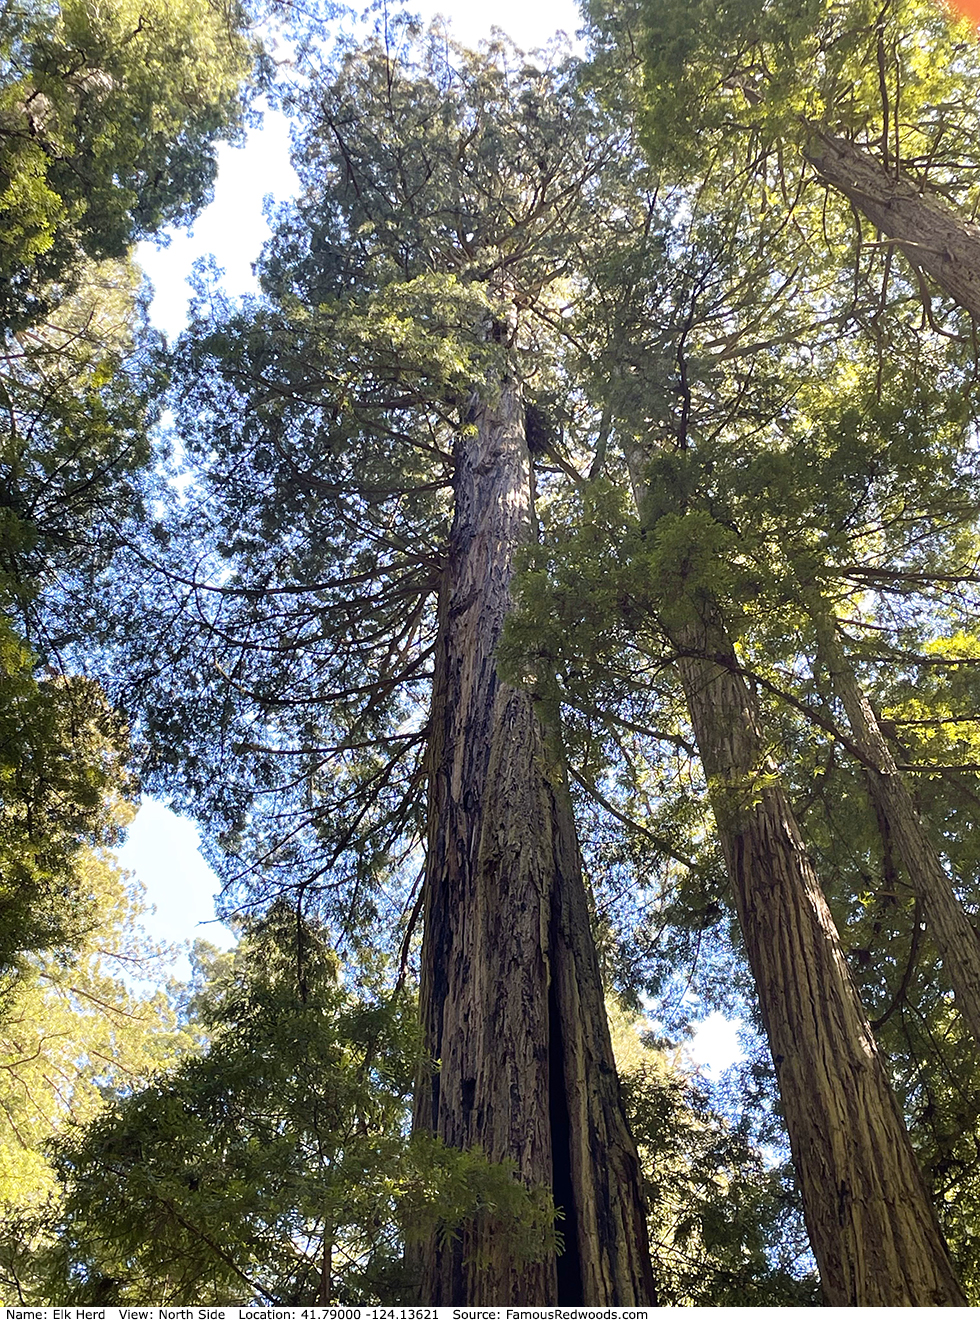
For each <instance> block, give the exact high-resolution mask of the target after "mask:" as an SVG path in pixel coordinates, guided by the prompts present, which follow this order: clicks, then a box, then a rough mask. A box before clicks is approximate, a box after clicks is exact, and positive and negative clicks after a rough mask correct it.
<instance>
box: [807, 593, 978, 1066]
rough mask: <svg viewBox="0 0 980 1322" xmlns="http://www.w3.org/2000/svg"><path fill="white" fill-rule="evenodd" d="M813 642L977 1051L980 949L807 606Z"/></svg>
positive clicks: (833, 625) (873, 721) (826, 621)
mask: <svg viewBox="0 0 980 1322" xmlns="http://www.w3.org/2000/svg"><path fill="white" fill-rule="evenodd" d="M811 616H812V618H813V620H814V623H815V625H816V629H817V640H818V644H819V646H820V650H821V652H822V653H823V657H824V660H825V662H826V664H827V667H828V670H829V672H830V677H831V680H832V682H833V685H834V688H835V689H836V691H837V694H838V696H839V697H840V700H841V702H842V703H843V705H844V711H845V712H846V714H847V719H848V722H849V724H850V727H851V731H852V733H853V735H854V742H855V745H856V747H857V750H858V752H859V753H860V754H861V755H862V757H863V758H864V766H865V770H866V773H867V778H868V785H869V787H870V790H871V794H872V796H873V798H874V801H875V804H876V807H877V809H878V813H879V816H880V817H881V818H882V819H883V820H884V821H885V822H886V823H887V825H888V829H889V831H890V833H891V837H892V839H893V840H894V842H895V844H896V845H897V847H898V854H899V857H900V858H901V860H902V863H903V864H904V866H905V871H906V873H907V874H908V878H909V882H910V883H911V886H912V889H913V891H914V892H915V894H916V895H917V896H918V897H919V899H920V900H921V901H922V905H923V909H924V910H925V916H926V922H927V923H928V926H929V932H930V935H931V937H932V940H933V944H934V945H935V946H936V949H937V950H938V951H939V955H940V958H941V959H942V962H943V968H944V970H945V972H946V975H947V977H948V979H949V984H950V986H951V987H952V989H953V995H954V996H955V997H956V1006H957V1009H958V1010H959V1012H960V1014H961V1015H962V1016H963V1019H964V1021H965V1023H966V1026H967V1028H968V1029H969V1031H970V1032H971V1033H972V1035H973V1038H974V1041H975V1042H976V1043H977V1044H978V1045H980V947H978V945H977V936H976V933H975V932H974V930H973V925H972V924H971V922H970V920H969V918H968V917H967V915H966V913H965V911H964V909H963V906H962V905H961V904H960V902H959V900H958V899H957V898H956V892H955V891H954V889H953V883H952V881H951V880H950V878H949V876H948V874H947V872H946V869H945V868H944V867H943V865H942V862H941V860H940V858H939V854H938V852H937V850H936V847H935V845H934V844H933V842H932V840H931V839H930V837H929V831H928V829H927V827H926V825H925V823H924V822H923V821H922V818H921V817H920V816H919V814H918V812H917V811H916V807H915V804H914V803H913V802H912V796H911V794H910V793H909V790H908V786H907V785H906V783H905V779H904V777H903V776H902V773H901V771H900V770H899V769H898V767H897V766H896V764H895V759H894V758H893V757H892V753H891V749H890V748H889V747H888V744H887V742H886V740H885V737H884V735H883V734H882V732H881V728H880V726H879V725H878V720H877V718H876V716H875V714H874V711H873V709H872V707H871V704H870V702H868V699H867V697H866V696H865V693H864V690H863V689H862V688H861V685H860V684H859V683H858V680H857V676H856V675H855V674H854V670H853V669H852V667H851V665H850V663H849V662H848V660H847V658H846V657H845V655H844V652H843V650H842V648H841V645H840V639H839V638H838V635H837V621H836V619H834V618H833V617H832V615H830V614H829V613H828V612H827V610H826V607H825V606H823V604H822V603H816V604H813V603H811Z"/></svg>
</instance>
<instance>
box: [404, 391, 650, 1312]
mask: <svg viewBox="0 0 980 1322" xmlns="http://www.w3.org/2000/svg"><path fill="white" fill-rule="evenodd" d="M472 421H473V424H474V430H473V432H472V433H470V434H467V435H464V436H461V437H460V439H459V442H458V445H457V451H456V470H455V499H456V506H455V515H454V520H453V526H452V531H451V534H450V544H449V554H448V561H447V566H446V570H445V577H444V581H443V584H442V591H441V597H440V624H439V637H438V642H437V660H436V677H435V685H434V694H433V709H432V734H431V744H430V769H429V843H428V860H427V868H426V876H425V882H424V886H425V893H424V909H425V932H424V938H423V945H422V985H421V1006H422V1022H423V1029H424V1033H425V1040H426V1046H427V1051H428V1053H429V1054H430V1055H431V1057H432V1059H433V1060H436V1061H438V1062H440V1065H439V1068H438V1070H437V1071H436V1072H435V1073H431V1074H427V1075H425V1076H424V1077H423V1078H422V1079H421V1080H420V1083H419V1087H418V1090H417V1096H416V1105H415V1125H416V1127H417V1128H420V1129H424V1130H427V1131H429V1132H431V1133H434V1134H436V1135H437V1136H438V1137H440V1138H441V1139H442V1140H443V1141H444V1142H445V1143H447V1144H448V1145H450V1146H451V1147H455V1148H462V1149H468V1148H473V1147H479V1148H481V1149H482V1151H483V1152H484V1153H485V1154H486V1156H487V1157H489V1158H490V1159H491V1160H494V1161H500V1160H503V1159H510V1160H511V1161H513V1162H515V1163H516V1165H517V1168H518V1171H519V1175H520V1178H521V1179H522V1180H523V1181H524V1182H525V1183H526V1184H527V1185H529V1186H539V1187H543V1188H545V1189H547V1190H549V1191H551V1192H552V1194H553V1196H554V1200H555V1203H556V1205H558V1206H559V1207H560V1208H561V1210H562V1213H563V1220H562V1222H561V1223H560V1228H561V1231H562V1234H563V1236H564V1240H565V1251H564V1252H563V1253H562V1254H561V1255H560V1256H558V1257H557V1259H556V1258H555V1257H554V1256H551V1257H550V1258H549V1259H548V1260H546V1261H544V1262H537V1263H522V1262H520V1261H517V1260H515V1259H514V1258H513V1257H512V1256H511V1255H510V1254H509V1252H508V1250H507V1248H506V1242H505V1240H504V1237H503V1236H502V1235H500V1234H499V1233H495V1228H494V1226H493V1225H492V1224H491V1223H489V1222H485V1221H479V1220H478V1221H475V1222H474V1223H471V1224H469V1225H467V1226H466V1227H465V1228H464V1230H463V1232H462V1234H461V1236H460V1237H459V1238H458V1239H456V1240H454V1241H451V1242H450V1243H448V1244H445V1245H440V1244H439V1243H438V1242H437V1241H433V1242H431V1243H429V1244H428V1245H427V1246H425V1248H424V1251H423V1278H422V1299H423V1301H424V1302H425V1303H427V1304H435V1305H451V1304H495V1305H504V1304H518V1303H523V1304H553V1303H556V1302H557V1303H569V1304H592V1305H600V1304H631V1303H644V1302H647V1303H648V1302H651V1301H652V1299H653V1283H652V1277H651V1268H650V1260H649V1253H648V1248H647V1238H646V1221H645V1216H644V1208H643V1203H642V1197H641V1192H640V1173H639V1165H638V1161H637V1157H636V1149H635V1146H634V1143H633V1140H632V1137H631V1135H630V1133H629V1130H628V1128H627V1125H626V1121H625V1118H624V1114H623V1110H622V1104H621V1101H620V1095H619V1084H618V1080H617V1076H616V1070H615V1065H614V1062H613V1056H612V1049H611V1046H610V1041H609V1030H608V1026H607V1023H606V1016H605V1007H604V1001H603V993H602V986H601V982H600V978H599V968H598V961H597V958H596V953H595V948H594V945H593V942H592V936H591V930H590V926H589V915H588V907H587V902H586V894H585V888H584V883H583V878H582V871H581V861H580V858H579V853H578V845H577V842H576V837H575V828H574V822H573V819H572V812H571V803H570V799H569V795H568V788H567V781H566V776H565V772H564V765H563V757H562V753H561V748H560V741H559V737H558V732H557V729H556V726H555V723H554V721H548V720H546V719H545V718H544V716H543V714H542V712H541V711H540V710H539V707H540V704H537V703H535V701H534V700H533V699H532V697H531V696H530V695H529V694H528V693H527V692H525V691H523V690H519V689H514V688H511V687H510V686H509V685H507V684H504V683H502V682H501V681H500V679H499V677H498V675H497V670H496V663H495V652H496V649H497V645H498V643H499V640H500V635H501V630H502V627H503V622H504V618H505V616H506V614H507V611H508V610H509V608H510V591H509V589H510V581H511V577H512V574H513V571H514V557H515V553H516V552H517V550H518V548H519V546H520V545H521V544H522V543H523V542H524V541H525V540H526V539H527V538H528V536H529V533H530V528H531V475H530V462H529V458H528V451H527V444H526V440H525V434H524V418H523V409H522V405H521V398H520V390H519V387H518V385H517V384H516V383H515V382H513V381H508V382H506V383H505V384H504V386H503V387H502V389H501V391H500V394H499V397H498V398H497V399H496V400H494V401H493V402H489V401H485V402H480V403H478V404H477V406H476V408H475V413H474V417H473V419H472Z"/></svg>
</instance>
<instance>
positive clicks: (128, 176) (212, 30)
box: [0, 0, 257, 327]
mask: <svg viewBox="0 0 980 1322" xmlns="http://www.w3.org/2000/svg"><path fill="white" fill-rule="evenodd" d="M256 54H257V48H256V45H255V43H254V41H253V40H252V38H251V37H250V36H249V35H248V32H247V19H246V15H245V12H244V11H243V10H242V9H241V8H239V7H238V6H237V5H235V4H228V5H225V4H223V3H220V0H208V3H205V4H192V3H184V0H177V3H161V2H159V0H151V2H150V3H148V4H147V3H133V2H132V0H112V3H109V4H95V3H92V0H63V3H60V4H58V5H54V6H51V5H42V4H37V3H29V4H28V5H27V6H26V7H21V6H13V5H6V6H4V8H3V12H2V14H0V313H2V316H3V319H4V323H5V325H7V326H8V327H10V326H11V325H13V326H23V325H25V324H30V323H31V322H33V321H35V320H37V318H38V316H39V314H41V313H42V312H43V310H44V309H45V308H47V307H50V306H51V305H52V302H56V301H57V299H58V298H59V297H60V292H61V291H60V290H59V291H57V292H56V291H53V290H52V289H50V288H49V286H50V282H52V281H60V282H67V283H68V285H69V286H71V285H72V284H73V283H74V282H75V280H76V277H77V273H78V269H79V267H80V265H81V264H82V259H83V258H84V257H90V258H96V259H99V258H105V257H114V258H120V257H123V256H124V255H125V254H126V251H127V249H128V248H129V246H130V244H131V243H132V242H133V241H134V240H135V239H137V238H142V237H146V236H148V235H150V234H153V233H156V232H157V231H159V230H161V229H162V228H163V227H164V226H165V225H168V224H174V223H176V224H186V223H188V222H189V221H190V219H191V218H192V217H193V215H194V214H195V213H196V212H197V211H198V210H199V209H200V207H201V206H202V205H203V204H204V203H205V202H206V201H207V200H208V197H209V195H210V191H211V188H212V185H213V182H214V175H215V170H216V165H215V159H214V150H213V144H214V141H215V139H216V138H218V137H232V138H234V137H235V136H237V135H239V134H240V133H241V130H242V124H243V116H244V113H245V106H246V96H245V93H244V90H243V88H244V84H245V80H246V79H247V77H248V75H249V73H250V70H251V69H252V67H253V65H254V62H255V59H256ZM62 287H63V285H62Z"/></svg>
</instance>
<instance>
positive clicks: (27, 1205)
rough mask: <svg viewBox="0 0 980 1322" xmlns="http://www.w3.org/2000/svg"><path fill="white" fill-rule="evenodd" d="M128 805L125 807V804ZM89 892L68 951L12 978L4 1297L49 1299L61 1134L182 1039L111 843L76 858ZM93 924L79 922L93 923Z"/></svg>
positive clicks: (0, 1027)
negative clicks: (47, 1267)
mask: <svg viewBox="0 0 980 1322" xmlns="http://www.w3.org/2000/svg"><path fill="white" fill-rule="evenodd" d="M117 815H124V813H123V812H122V809H118V808H117ZM75 870H76V873H77V874H78V884H79V889H80V890H81V892H82V894H83V896H84V898H85V901H86V903H85V905H84V907H82V906H77V905H76V907H82V916H83V917H84V926H83V925H82V921H81V919H76V924H77V927H76V930H75V931H73V933H72V936H73V938H74V944H73V947H72V949H71V950H70V951H69V952H68V953H65V952H62V951H41V952H37V953H34V954H31V955H30V956H28V957H25V958H23V959H22V960H21V963H20V966H19V968H18V970H17V974H16V976H14V975H12V974H10V973H9V972H8V973H7V974H5V975H4V976H2V978H0V1080H2V1082H0V1223H2V1226H3V1230H2V1231H0V1303H5V1304H8V1305H17V1304H19V1303H22V1302H23V1301H24V1298H25V1297H31V1298H39V1297H43V1296H41V1295H39V1293H38V1292H39V1290H40V1289H41V1287H40V1285H39V1278H38V1269H39V1264H40V1263H43V1261H44V1260H45V1257H46V1254H47V1252H49V1251H50V1247H51V1245H50V1238H49V1229H48V1226H49V1222H50V1219H51V1216H52V1210H53V1208H54V1207H55V1206H56V1205H57V1199H58V1193H57V1180H56V1177H55V1172H54V1169H53V1167H52V1165H51V1163H50V1160H49V1155H50V1154H49V1144H50V1142H51V1140H52V1139H53V1138H55V1137H56V1136H57V1135H58V1134H59V1133H60V1132H61V1131H63V1130H64V1129H65V1128H67V1127H69V1126H71V1125H76V1126H77V1125H83V1124H87V1123H89V1122H90V1121H92V1120H93V1119H94V1118H95V1117H96V1116H97V1115H98V1114H99V1113H100V1111H101V1110H102V1109H103V1107H104V1105H105V1099H106V1097H107V1096H110V1095H112V1094H114V1093H118V1092H120V1091H129V1090H131V1089H133V1088H135V1087H138V1086H140V1085H141V1084H145V1082H146V1081H147V1080H148V1078H149V1077H150V1076H151V1075H152V1074H153V1073H154V1072H155V1071H156V1070H157V1069H158V1068H159V1066H160V1064H161V1063H162V1062H163V1061H165V1060H168V1059H170V1058H171V1057H172V1055H173V1053H174V1052H175V1051H176V1050H177V1049H179V1047H180V1044H181V1036H182V1035H181V1033H180V1031H179V1030H178V1028H177V1023H176V1017H175V1014H174V1012H173V1009H172V1007H171V1005H170V1003H169V1002H168V1000H167V999H166V998H165V997H164V996H163V994H162V993H161V992H159V991H154V990H153V984H154V983H156V984H158V983H159V980H160V966H161V961H162V953H161V952H160V951H158V950H156V949H154V948H153V947H152V946H150V945H149V943H148V942H147V941H146V939H145V937H144V936H143V934H142V933H141V931H140V929H139V927H138V923H139V919H140V916H141V914H142V912H143V908H142V902H141V897H140V895H139V893H138V892H137V891H136V890H135V889H134V888H131V887H129V886H127V884H126V882H125V878H124V877H123V876H122V875H121V874H120V873H119V871H118V869H117V868H115V867H114V866H113V865H112V863H111V862H109V861H108V860H107V859H106V858H105V856H104V855H103V854H101V853H99V852H94V851H92V850H83V851H79V857H78V858H77V859H76V862H75ZM82 927H83V930H78V929H79V928H82Z"/></svg>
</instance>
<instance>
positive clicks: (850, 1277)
mask: <svg viewBox="0 0 980 1322" xmlns="http://www.w3.org/2000/svg"><path fill="white" fill-rule="evenodd" d="M647 458H648V456H647V451H646V449H645V447H643V446H642V445H638V446H633V447H631V448H630V449H629V450H628V452H627V463H628V467H629V471H630V478H631V481H632V485H633V491H634V495H635V498H636V503H637V506H638V507H639V508H640V509H641V510H642V508H643V506H644V503H645V497H646V477H645V472H646V465H647ZM679 604H680V603H678V605H679ZM687 607H688V611H689V614H688V615H687V616H686V618H685V617H684V616H682V615H678V613H677V605H675V606H674V608H673V611H674V613H673V619H672V620H671V621H668V620H666V619H662V620H661V621H660V624H661V627H662V629H663V630H664V632H665V634H666V635H667V637H668V639H669V640H670V642H671V643H672V644H673V646H674V647H675V648H676V650H677V653H678V656H677V668H678V672H679V674H680V678H681V683H682V685H683V688H684V695H685V698H686V701H687V708H688V713H689V715H690V719H691V726H692V729H693V730H694V737H695V741H696V743H697V746H698V753H699V755H700V758H701V762H702V765H703V767H704V772H705V776H706V778H707V781H708V792H709V795H710V799H711V807H712V811H713V813H714V817H715V821H716V823H717V828H718V837H719V840H720V843H721V846H722V851H723V853H724V855H725V862H726V864H727V868H728V873H729V877H730V878H731V884H732V891H733V894H734V898H735V908H736V912H737V914H738V921H739V926H740V928H741V932H742V939H743V941H744V944H745V951H746V956H747V958H748V961H749V966H750V968H751V970H752V974H753V977H754V979H755V984H756V990H757V992H758V996H759V1005H760V1009H761V1012H762V1019H763V1023H764V1025H765V1029H766V1035H767V1037H768V1039H769V1047H770V1050H771V1052H772V1058H773V1064H774V1065H775V1068H776V1077H777V1079H778V1082H779V1093H780V1098H781V1101H782V1107H783V1115H784V1117H785V1120H786V1129H787V1132H788V1134H789V1141H790V1148H791V1151H792V1154H793V1164H794V1166H795V1168H796V1175H797V1179H798V1180H799V1185H800V1192H801V1195H802V1198H803V1212H804V1217H805V1219H806V1225H807V1230H808V1232H809V1236H810V1243H811V1246H812V1248H813V1253H814V1257H815V1258H816V1260H817V1265H818V1267H819V1269H820V1280H821V1286H822V1289H823V1295H824V1301H825V1303H826V1304H828V1305H831V1306H837V1307H841V1306H843V1307H856V1306H861V1307H874V1306H884V1307H937V1306H953V1305H956V1306H959V1305H963V1304H965V1302H966V1300H965V1296H964V1294H963V1291H962V1288H961V1287H960V1284H959V1282H958V1280H957V1279H956V1275H955V1273H954V1271H953V1267H952V1264H951V1262H950V1259H949V1254H948V1251H947V1249H946V1243H945V1241H944V1239H943V1236H942V1232H941V1230H940V1228H939V1223H938V1221H937V1219H936V1214H935V1211H934V1210H933V1207H932V1203H931V1201H930V1198H929V1194H928V1191H927V1190H926V1187H925V1183H924V1181H923V1179H922V1174H921V1172H920V1170H919V1166H918V1163H917V1161H916V1158H915V1153H914V1152H913V1150H912V1144H911V1142H910V1140H909V1136H908V1132H907V1130H906V1128H905V1124H904V1121H903V1120H902V1117H901V1114H900V1113H899V1110H898V1107H897V1105H896V1103H895V1098H894V1096H893V1094H892V1090H891V1086H890V1084H889V1080H888V1076H887V1074H886V1072H885V1068H884V1065H883V1062H882V1060H881V1057H880V1055H879V1052H878V1047H877V1044H876V1043H875V1040H874V1036H873V1034H872V1031H871V1026H870V1024H869V1023H868V1020H867V1016H866V1015H865V1013H864V1009H863V1007H862V1005H861V1001H860V998H859V996H858V994H857V990H856V988H855V986H854V983H853V981H852V979H851V976H850V971H849V970H848V967H847V962H846V960H845V957H844V952H843V949H842V948H841V942H840V937H839V935H838V932H837V928H836V925H835V923H834V919H833V915H832V914H831V912H830V909H829V908H828V906H827V901H826V899H825V898H824V895H823V892H822V890H821V888H820V883H819V881H818V879H817V876H816V873H815V872H814V869H813V865H812V863H811V862H810V859H809V857H808V855H807V851H806V846H805V845H804V843H803V838H802V835H801V833H800V829H799V826H798V825H797V822H796V819H795V816H794V814H793V810H792V807H791V806H790V803H789V800H788V799H787V797H786V793H785V791H784V790H783V789H782V787H781V786H780V784H779V781H778V775H777V770H776V768H775V766H774V765H773V764H772V762H771V760H770V759H769V758H768V756H767V755H766V752H765V741H764V739H763V735H762V729H761V722H760V716H759V710H758V704H757V703H756V700H755V696H754V694H753V693H752V691H751V690H750V689H749V687H748V685H747V684H746V682H745V680H744V679H743V677H742V675H741V673H740V670H739V666H738V661H737V659H736V656H735V650H734V648H733V646H732V643H731V640H730V638H729V636H728V632H727V629H726V628H725V623H724V620H723V618H722V615H721V612H720V610H719V609H718V607H717V604H716V603H713V602H710V601H707V600H703V599H702V600H701V601H700V602H698V603H697V607H698V608H697V609H695V604H694V602H693V601H690V602H688V603H687ZM681 609H683V606H682V607H681Z"/></svg>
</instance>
